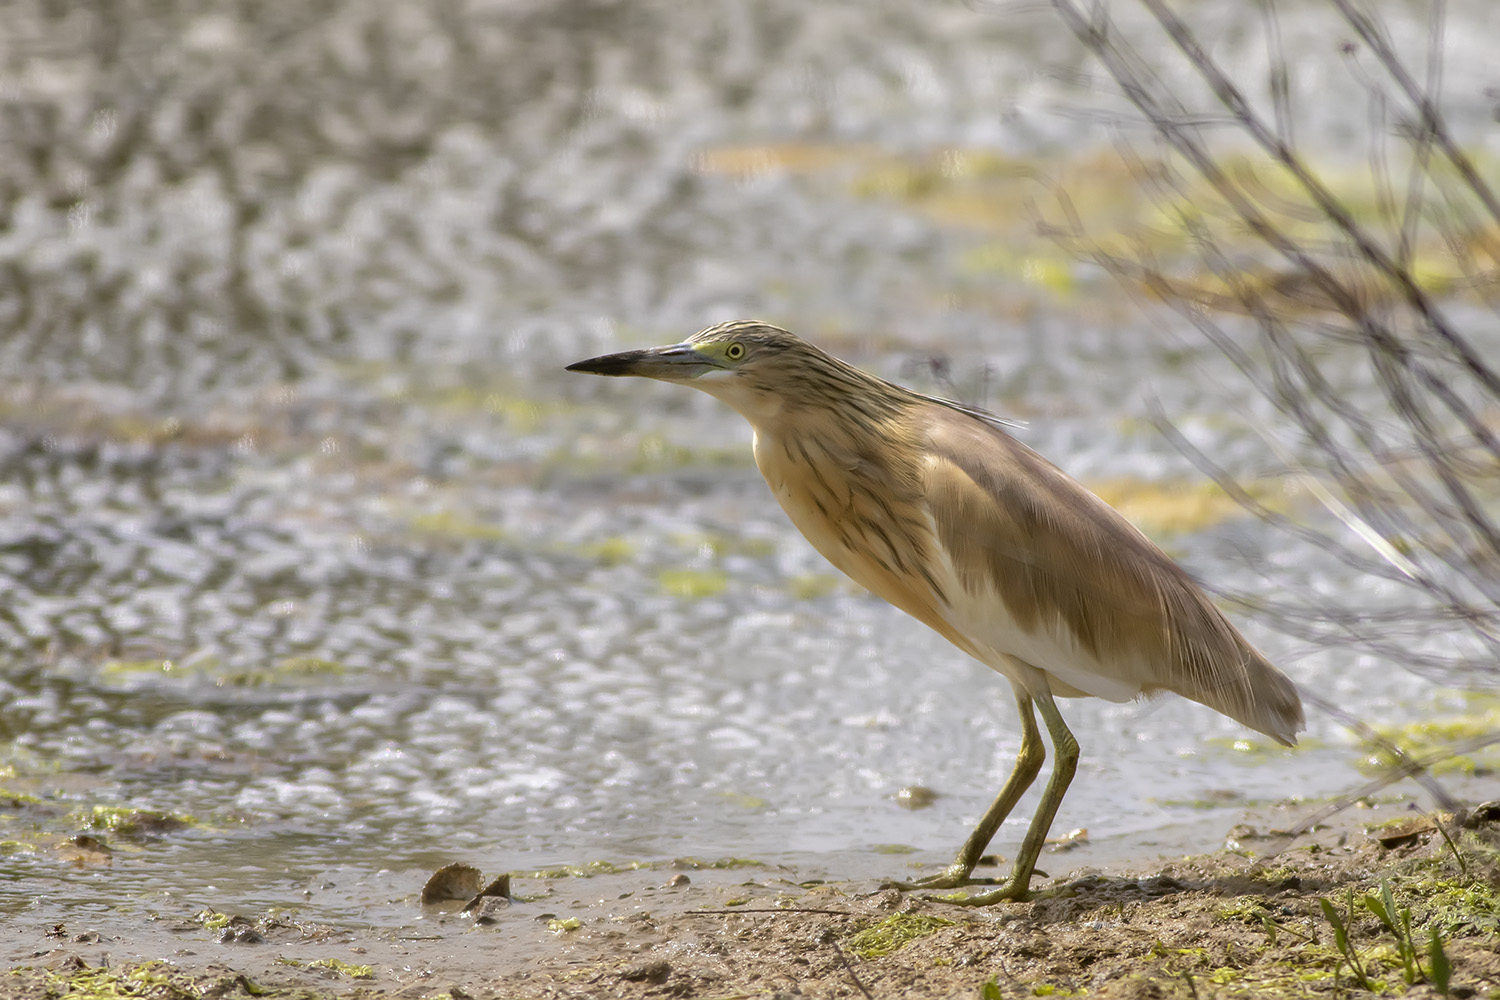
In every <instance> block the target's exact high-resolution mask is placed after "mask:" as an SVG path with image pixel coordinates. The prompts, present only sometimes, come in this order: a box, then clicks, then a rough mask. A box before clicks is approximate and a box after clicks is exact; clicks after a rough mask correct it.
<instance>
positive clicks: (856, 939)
mask: <svg viewBox="0 0 1500 1000" xmlns="http://www.w3.org/2000/svg"><path fill="white" fill-rule="evenodd" d="M955 922H956V921H953V920H948V919H946V918H944V917H934V916H931V915H928V914H924V913H893V914H891V915H890V916H889V917H886V918H885V919H884V920H882V921H881V922H880V923H878V924H876V925H874V926H873V927H866V928H865V929H864V930H861V931H857V932H855V933H854V934H852V935H850V937H849V939H848V940H847V941H846V942H845V943H846V944H847V945H848V947H849V950H850V951H851V952H853V953H854V954H856V955H858V956H859V957H860V958H864V959H871V958H880V957H882V956H884V955H889V954H890V953H891V952H893V951H896V950H898V949H900V948H904V947H905V946H906V945H908V944H910V943H911V942H913V941H916V940H918V939H920V938H924V937H927V936H928V935H931V934H936V933H937V932H938V930H940V929H941V928H943V927H951V926H952V925H953V924H954V923H955Z"/></svg>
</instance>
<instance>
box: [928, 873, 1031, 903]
mask: <svg viewBox="0 0 1500 1000" xmlns="http://www.w3.org/2000/svg"><path fill="white" fill-rule="evenodd" d="M1038 895H1040V894H1039V893H1035V892H1032V891H1031V890H1030V889H1029V888H1028V887H1026V886H1024V885H1021V884H1019V883H1018V882H1016V881H1015V880H1014V879H1011V880H1010V881H1009V882H1006V883H1005V884H1004V885H1002V886H1001V887H1000V888H998V889H993V890H991V891H989V892H981V893H979V894H978V895H974V896H956V895H955V896H937V897H933V898H935V899H937V900H939V901H940V902H944V903H951V904H952V905H954V906H993V905H994V904H996V903H1002V902H1010V903H1024V902H1026V901H1027V900H1030V899H1036V898H1037V897H1038Z"/></svg>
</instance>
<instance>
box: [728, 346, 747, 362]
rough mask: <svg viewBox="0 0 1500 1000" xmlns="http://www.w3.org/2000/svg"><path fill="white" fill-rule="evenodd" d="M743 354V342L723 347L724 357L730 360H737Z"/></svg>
mask: <svg viewBox="0 0 1500 1000" xmlns="http://www.w3.org/2000/svg"><path fill="white" fill-rule="evenodd" d="M744 356H745V345H744V344H730V345H729V346H728V347H726V348H724V357H726V358H728V359H729V360H730V361H738V360H739V359H740V358H743V357H744Z"/></svg>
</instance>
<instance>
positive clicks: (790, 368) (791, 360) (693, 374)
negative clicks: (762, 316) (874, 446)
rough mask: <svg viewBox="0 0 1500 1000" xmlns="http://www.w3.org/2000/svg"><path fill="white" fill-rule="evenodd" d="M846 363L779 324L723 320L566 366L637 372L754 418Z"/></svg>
mask: <svg viewBox="0 0 1500 1000" xmlns="http://www.w3.org/2000/svg"><path fill="white" fill-rule="evenodd" d="M833 367H840V368H843V367H847V366H845V365H843V363H842V362H840V361H837V360H835V359H834V358H832V357H830V356H829V355H827V354H824V353H823V352H822V351H820V350H818V349H817V348H816V347H814V346H812V345H811V344H809V343H808V342H807V341H805V340H803V339H801V338H800V337H797V336H796V335H794V334H791V333H788V332H787V331H785V330H782V329H780V328H778V327H774V326H769V325H767V324H765V323H757V322H753V321H749V320H737V321H735V322H733V323H720V324H719V325H718V326H711V327H709V328H708V329H707V330H703V331H702V332H700V333H695V334H693V335H692V336H691V337H689V338H688V339H687V340H685V341H683V342H682V343H680V344H671V345H668V346H666V347H651V348H647V349H645V350H641V351H623V352H621V353H619V354H606V355H603V356H602V357H597V358H589V359H588V360H587V361H579V362H577V363H576V364H571V365H569V366H568V371H570V372H587V373H589V374H592V375H637V376H641V377H643V378H654V379H658V380H660V381H662V382H677V383H680V384H682V385H689V386H692V387H693V388H695V389H702V390H703V391H704V392H706V393H708V394H709V395H711V396H716V397H718V398H719V399H722V400H723V401H724V402H726V403H728V404H729V405H730V406H733V407H734V408H735V409H736V410H738V411H740V413H742V414H744V415H745V416H746V417H748V418H749V419H750V421H751V423H754V424H758V423H759V421H760V420H761V419H763V418H765V417H766V416H768V415H770V414H771V413H774V412H777V411H779V410H780V409H781V408H782V406H783V404H784V403H785V401H786V400H787V399H788V398H789V397H793V398H794V394H795V393H796V392H797V391H798V389H799V387H802V388H805V387H806V386H807V385H808V384H809V383H810V382H811V381H812V380H813V379H816V378H817V377H818V375H820V374H821V373H823V372H826V371H827V370H829V369H830V368H833Z"/></svg>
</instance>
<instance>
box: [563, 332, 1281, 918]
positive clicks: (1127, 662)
mask: <svg viewBox="0 0 1500 1000" xmlns="http://www.w3.org/2000/svg"><path fill="white" fill-rule="evenodd" d="M568 370H569V371H577V372H589V373H592V374H595V375H639V376H644V377H646V378H654V379H659V380H661V381H664V382H674V383H679V384H681V385H689V386H692V387H693V388H695V389H702V390H703V391H704V392H706V393H708V394H709V395H711V396H716V397H718V398H719V399H721V400H723V401H724V402H726V403H728V404H729V405H730V406H732V407H734V408H735V409H736V410H738V411H739V412H740V414H741V415H742V416H744V417H745V419H747V420H749V421H750V425H751V427H752V428H754V431H755V437H754V448H755V464H756V465H757V466H758V467H759V468H760V471H761V473H762V474H763V475H764V476H765V478H766V482H767V483H768V484H769V485H770V487H771V492H773V493H774V494H775V495H776V499H777V500H778V501H780V503H781V506H782V508H783V509H784V510H785V511H786V512H787V515H788V516H789V517H791V519H792V523H793V524H795V525H796V526H797V528H798V530H800V531H801V532H802V534H803V535H805V536H807V540H808V541H810V542H811V543H812V544H813V547H814V548H816V549H817V550H818V551H819V552H820V553H822V554H823V556H825V557H826V558H827V559H828V561H829V562H831V563H833V565H835V566H836V567H838V568H839V569H840V570H841V571H843V572H844V573H845V574H847V575H848V576H850V577H852V578H853V579H854V580H855V581H856V582H858V583H860V584H861V585H863V586H864V587H866V588H867V589H869V590H870V591H872V592H873V593H875V594H877V595H879V596H880V597H883V598H885V599H886V600H887V601H889V602H890V603H892V604H894V605H895V606H896V607H898V608H900V609H901V610H902V611H905V612H906V613H907V614H909V615H912V616H913V617H914V618H916V619H918V620H919V621H921V622H923V623H925V624H926V625H928V626H930V627H931V628H933V629H934V630H936V631H937V632H938V634H940V635H941V636H943V638H945V639H947V640H948V641H949V642H951V643H953V645H955V646H957V647H958V648H959V649H961V650H963V651H964V652H965V653H968V654H969V655H970V656H972V657H974V658H975V659H977V660H979V661H980V662H981V663H984V664H985V665H986V666H988V667H990V668H992V669H994V670H996V671H998V672H999V673H1001V674H1003V675H1004V676H1005V677H1006V678H1007V679H1009V680H1010V683H1011V687H1012V688H1013V689H1014V691H1015V696H1016V704H1017V706H1018V707H1019V709H1020V714H1021V750H1020V753H1019V754H1018V755H1017V757H1016V763H1015V767H1014V769H1013V770H1012V771H1011V774H1010V777H1009V779H1007V780H1006V782H1005V785H1004V787H1002V788H1001V790H1000V794H999V796H998V797H997V798H996V799H995V801H994V803H993V804H992V805H991V806H990V807H989V809H988V810H986V812H985V814H984V816H983V817H982V818H981V819H980V821H979V825H978V826H977V827H976V828H975V829H974V832H973V833H972V834H970V836H969V838H968V840H967V841H966V842H965V843H964V845H963V847H962V848H961V849H960V850H959V852H958V856H957V857H956V858H955V859H954V861H953V863H952V864H951V865H950V866H949V867H948V868H947V869H946V870H945V871H943V872H941V873H940V874H937V875H934V876H931V877H929V878H926V879H922V880H919V881H918V882H916V883H912V884H908V885H903V886H902V887H903V888H915V887H922V888H954V887H957V886H961V885H967V884H973V883H975V882H980V881H991V880H981V879H974V878H972V874H973V870H974V866H975V865H976V864H977V863H978V861H979V859H980V856H981V855H982V854H983V853H984V851H985V848H986V847H987V846H988V845H989V842H990V840H991V838H993V837H994V835H995V832H996V831H997V830H998V829H999V828H1000V824H1001V823H1002V822H1004V821H1005V818H1006V816H1007V815H1009V813H1010V811H1011V809H1012V808H1013V807H1014V806H1015V804H1016V801H1017V800H1018V799H1020V797H1021V795H1022V794H1023V793H1024V792H1025V791H1026V789H1027V788H1028V787H1030V785H1031V783H1032V782H1033V781H1034V780H1035V778H1036V776H1037V773H1038V771H1040V770H1041V766H1042V761H1043V759H1044V758H1045V756H1046V750H1045V748H1044V746H1043V744H1042V738H1041V734H1040V732H1039V730H1038V728H1037V724H1036V718H1035V716H1034V715H1033V706H1034V707H1035V709H1036V710H1038V711H1040V712H1041V716H1042V721H1043V722H1044V723H1045V724H1046V726H1047V732H1048V734H1049V735H1050V736H1051V738H1052V746H1053V748H1054V750H1055V759H1054V762H1053V768H1052V777H1051V779H1050V780H1049V781H1048V783H1047V787H1046V790H1045V791H1044V792H1043V794H1042V798H1041V803H1040V804H1039V805H1038V806H1037V809H1036V814H1035V816H1034V817H1033V818H1032V820H1031V825H1030V827H1029V828H1028V829H1027V831H1026V835H1025V837H1024V838H1023V840H1022V842H1021V849H1020V851H1019V852H1018V853H1017V855H1016V860H1015V865H1014V868H1013V870H1012V873H1011V876H1010V879H1009V880H1008V881H1006V882H1004V883H1003V884H1002V885H1001V886H1000V887H999V888H997V889H995V890H993V891H991V892H987V893H983V894H980V895H975V896H970V897H968V899H967V900H966V901H967V902H971V903H977V904H985V903H991V902H996V901H998V900H1002V899H1013V900H1023V899H1026V898H1028V897H1029V896H1030V893H1031V890H1030V884H1031V879H1032V874H1033V871H1034V869H1035V866H1036V861H1037V856H1038V855H1039V854H1040V853H1041V849H1042V843H1043V841H1044V840H1045V838H1046V836H1047V831H1048V829H1049V828H1050V827H1051V825H1052V820H1053V817H1054V816H1055V815H1056V813H1057V807H1058V804H1059V803H1060V802H1061V801H1062V798H1063V794H1064V793H1065V792H1066V791H1067V788H1068V783H1069V782H1070V781H1071V780H1072V778H1073V772H1074V771H1075V770H1076V768H1077V765H1078V741H1077V740H1076V739H1075V738H1074V736H1073V734H1072V732H1071V731H1069V729H1068V726H1067V723H1066V722H1064V721H1063V717H1062V714H1061V713H1060V712H1059V711H1058V708H1057V704H1056V702H1055V701H1054V700H1053V699H1054V698H1055V697H1080V696H1084V695H1092V696H1094V697H1096V698H1104V699H1107V700H1109V701H1115V702H1123V701H1127V700H1129V699H1132V698H1138V697H1142V696H1151V695H1155V694H1158V693H1160V692H1163V691H1172V692H1175V693H1176V694H1179V695H1182V696H1183V697H1184V698H1190V699H1192V700H1193V701H1196V702H1199V703H1201V704H1203V705H1207V706H1208V707H1209V708H1212V709H1214V710H1215V711H1217V712H1222V713H1223V714H1225V715H1227V716H1229V717H1230V718H1231V719H1235V720H1236V721H1238V722H1241V723H1243V724H1245V725H1247V726H1249V727H1250V728H1252V729H1255V730H1258V731H1260V732H1262V733H1265V734H1266V735H1267V736H1269V737H1271V738H1272V739H1274V740H1276V741H1277V742H1279V743H1284V744H1286V745H1288V746H1291V745H1293V744H1295V743H1296V740H1297V733H1298V732H1299V731H1300V730H1301V729H1302V728H1303V715H1302V702H1301V699H1300V698H1299V697H1298V695H1297V689H1296V686H1295V685H1293V684H1292V682H1291V681H1290V680H1288V679H1287V677H1286V676H1285V675H1284V674H1282V673H1281V672H1280V671H1279V670H1277V669H1276V668H1275V667H1273V666H1272V665H1271V664H1270V663H1269V662H1268V661H1267V660H1266V658H1265V657H1264V656H1262V655H1261V654H1260V653H1258V652H1257V651H1256V650H1255V648H1254V647H1253V646H1251V645H1250V643H1249V642H1247V641H1246V640H1245V639H1244V637H1242V636H1241V635H1240V634H1239V632H1238V631H1236V630H1235V628H1234V626H1233V625H1231V624H1230V623H1229V621H1228V620H1227V619H1226V618H1225V617H1224V616H1223V614H1221V613H1220V612H1219V610H1218V609H1217V608H1216V607H1214V605H1213V603H1212V602H1211V601H1209V599H1208V598H1207V597H1206V596H1205V595H1204V593H1203V591H1202V590H1200V589H1199V588H1198V586H1197V585H1196V584H1195V583H1194V582H1193V581H1192V579H1191V578H1190V577H1189V576H1188V575H1187V573H1185V572H1184V571H1183V570H1182V569H1181V568H1180V567H1179V566H1178V565H1177V564H1176V563H1174V562H1173V561H1172V560H1171V558H1169V557H1168V556H1167V555H1166V553H1164V552H1162V550H1161V549H1159V548H1157V547H1156V545H1154V544H1153V543H1152V542H1151V541H1150V540H1149V539H1147V538H1146V536H1145V535H1143V534H1141V533H1140V532H1139V531H1138V530H1136V528H1135V527H1134V526H1132V525H1131V524H1130V522H1128V521H1126V520H1125V518H1124V517H1122V516H1121V515H1120V514H1119V513H1118V512H1117V511H1115V510H1114V509H1113V508H1112V507H1110V506H1109V505H1108V504H1106V503H1105V502H1104V501H1103V500H1100V499H1099V498H1098V497H1096V496H1095V495H1094V494H1092V493H1090V492H1089V491H1088V490H1087V489H1085V488H1084V487H1083V486H1082V485H1080V484H1079V483H1078V482H1077V481H1076V480H1074V479H1072V478H1071V477H1069V476H1068V475H1067V474H1066V473H1064V472H1063V471H1062V470H1060V469H1058V468H1057V467H1056V466H1055V465H1053V464H1052V463H1050V462H1048V461H1047V460H1046V459H1044V458H1042V457H1041V456H1040V455H1038V454H1036V453H1035V452H1034V451H1032V450H1031V449H1029V448H1027V447H1026V446H1025V445H1023V444H1021V443H1020V442H1018V441H1017V440H1015V439H1014V438H1013V437H1011V436H1010V435H1009V434H1007V433H1006V432H1005V431H1004V430H1003V429H1002V428H1001V427H1000V425H999V421H998V419H997V418H995V417H993V416H991V415H990V414H987V413H985V412H984V411H982V410H978V409H975V408H973V407H969V406H964V405H962V404H960V403H953V402H949V401H947V400H943V399H937V398H935V397H932V396H926V395H923V394H921V393H918V392H913V391H912V390H910V389H905V388H903V387H901V386H899V385H894V384H892V383H890V382H887V381H885V380H883V379H880V378H876V377H875V376H873V375H869V374H866V373H865V372H862V371H860V370H859V369H857V368H854V367H853V366H851V365H849V364H846V363H845V362H843V361H840V360H839V359H837V358H835V357H831V356H830V355H828V354H825V353H824V352H823V351H821V350H819V349H818V348H816V347H814V346H812V345H811V344H809V343H807V342H806V341H804V340H802V339H800V338H798V337H796V336H794V335H792V334H790V333H788V332H786V331H785V330H781V329H778V328H776V327H774V326H767V325H766V324H763V323H755V322H735V323H724V324H721V325H719V326H715V327H710V328H709V329H707V330H704V331H703V332H701V333H698V334H695V335H693V336H692V337H689V338H688V339H687V341H685V342H684V343H681V344H674V345H672V346H669V347H657V348H652V349H650V350H641V351H626V352H624V353H621V354H610V355H605V356H604V357H598V358H591V359H589V360H587V361H580V362H578V363H577V364H574V365H570V366H568Z"/></svg>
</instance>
